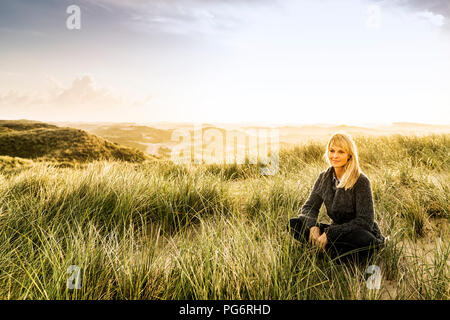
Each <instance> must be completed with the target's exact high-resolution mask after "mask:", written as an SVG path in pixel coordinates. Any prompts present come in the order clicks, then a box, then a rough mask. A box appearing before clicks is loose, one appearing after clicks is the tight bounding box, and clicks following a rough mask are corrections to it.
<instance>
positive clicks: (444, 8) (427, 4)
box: [371, 0, 450, 31]
mask: <svg viewBox="0 0 450 320" xmlns="http://www.w3.org/2000/svg"><path fill="white" fill-rule="evenodd" d="M371 2H376V3H386V4H389V5H396V6H399V7H403V8H406V9H409V10H411V11H413V12H415V13H416V14H417V15H418V16H419V17H421V18H425V19H427V20H428V21H430V22H431V23H432V24H433V25H435V26H438V27H443V28H444V29H445V30H446V31H450V1H449V0H426V1H425V0H392V1H382V0H371Z"/></svg>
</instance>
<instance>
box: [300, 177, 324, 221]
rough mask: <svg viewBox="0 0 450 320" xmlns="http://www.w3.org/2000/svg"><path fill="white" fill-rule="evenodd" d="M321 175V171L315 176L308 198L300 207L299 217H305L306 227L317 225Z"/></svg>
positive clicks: (320, 198) (320, 200)
mask: <svg viewBox="0 0 450 320" xmlns="http://www.w3.org/2000/svg"><path fill="white" fill-rule="evenodd" d="M322 175H323V174H322V173H321V174H320V175H319V177H318V178H317V180H316V182H315V183H314V187H313V189H312V191H311V194H310V195H309V198H308V200H306V202H305V203H304V204H303V206H302V208H301V214H300V217H305V218H306V228H308V229H310V228H311V227H312V226H316V225H318V224H317V216H318V215H319V210H320V207H321V206H322V203H323V198H322V196H321V193H320V185H321V181H322Z"/></svg>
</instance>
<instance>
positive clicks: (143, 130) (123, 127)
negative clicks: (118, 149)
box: [57, 122, 173, 154]
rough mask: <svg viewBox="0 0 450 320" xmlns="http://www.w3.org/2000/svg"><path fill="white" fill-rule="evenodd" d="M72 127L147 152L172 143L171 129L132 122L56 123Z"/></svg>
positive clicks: (156, 152)
mask: <svg viewBox="0 0 450 320" xmlns="http://www.w3.org/2000/svg"><path fill="white" fill-rule="evenodd" d="M57 124H58V125H68V126H70V127H72V128H78V129H82V130H86V131H87V132H89V133H92V134H95V135H97V136H100V137H102V138H105V139H107V140H109V141H112V142H116V143H118V144H120V145H123V146H127V147H130V148H136V149H138V150H140V151H143V152H146V153H148V154H158V148H159V147H165V146H166V144H173V142H172V141H171V136H172V131H173V130H164V129H157V128H153V127H148V126H142V125H137V124H132V123H64V122H62V123H57Z"/></svg>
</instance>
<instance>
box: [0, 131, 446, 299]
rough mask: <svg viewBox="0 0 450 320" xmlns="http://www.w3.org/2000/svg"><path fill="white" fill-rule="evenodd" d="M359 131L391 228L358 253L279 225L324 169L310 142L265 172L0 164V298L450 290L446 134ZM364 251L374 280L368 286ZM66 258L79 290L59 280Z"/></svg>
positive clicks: (433, 295)
mask: <svg viewBox="0 0 450 320" xmlns="http://www.w3.org/2000/svg"><path fill="white" fill-rule="evenodd" d="M356 144H357V146H358V148H359V152H360V162H361V165H362V170H363V171H364V172H365V173H366V174H367V175H368V177H369V178H370V179H371V183H372V188H373V193H374V201H375V211H376V216H375V218H376V220H377V221H378V223H379V225H380V228H381V230H382V232H383V233H384V234H385V235H389V236H390V237H391V241H390V243H389V245H388V246H387V247H386V248H385V249H383V250H381V251H380V252H378V253H377V254H376V256H375V257H374V259H373V260H372V261H363V262H361V263H359V264H354V263H339V262H338V261H336V260H333V259H331V258H330V257H329V256H327V255H325V256H322V255H319V254H317V253H315V252H314V251H313V250H312V249H310V248H308V247H306V246H305V245H303V244H300V243H298V242H296V241H295V240H293V239H292V237H290V236H289V234H288V233H287V231H286V224H287V222H288V219H289V218H290V217H293V216H296V215H297V211H298V209H299V208H300V207H301V206H302V204H303V203H304V201H305V200H306V199H307V197H308V195H309V192H310V190H311V188H312V185H313V183H314V181H315V179H316V178H317V176H318V174H319V172H320V171H322V170H325V169H326V168H327V164H326V162H325V161H324V160H323V159H321V155H322V152H323V149H324V147H325V145H324V144H322V143H320V142H317V143H315V142H311V143H309V144H307V145H298V146H295V147H292V148H289V149H282V150H281V152H280V170H279V172H278V174H276V175H275V176H260V175H259V171H258V168H257V167H255V166H253V165H249V164H247V165H222V166H221V165H199V166H187V165H175V164H173V163H171V162H169V161H151V162H145V163H126V162H120V163H119V162H108V161H97V162H92V163H89V164H86V165H84V166H81V167H79V168H61V167H58V166H55V165H54V164H51V163H45V162H39V163H31V164H30V163H27V164H26V165H23V164H20V163H17V166H19V167H18V168H17V170H15V171H11V172H8V173H4V172H3V171H2V174H1V175H0V229H1V230H2V233H1V237H2V239H1V241H0V270H1V273H0V298H2V299H449V298H450V289H449V272H448V271H449V270H448V267H449V264H448V262H449V254H450V241H449V240H450V237H449V228H448V226H449V217H450V212H449V211H450V209H449V208H450V200H449V196H448V195H449V185H450V183H449V182H450V179H449V178H450V163H449V159H450V157H449V155H450V135H431V136H426V137H420V138H419V137H403V136H391V137H378V138H362V137H361V138H357V139H356ZM6 160H11V159H6ZM6 160H5V161H6ZM10 166H14V164H12V165H10ZM324 210H325V209H324V208H322V210H321V213H320V219H322V220H325V221H326V217H325V211H324ZM373 264H374V265H377V266H379V268H380V270H381V276H382V280H381V286H380V289H379V290H376V289H369V288H368V287H367V285H366V280H367V279H368V277H369V276H370V275H369V274H367V273H366V268H367V267H368V266H369V265H373ZM71 265H76V266H78V267H79V268H80V271H81V273H80V275H81V288H80V289H69V288H68V287H67V280H68V277H69V276H70V274H68V273H67V269H68V267H69V266H71Z"/></svg>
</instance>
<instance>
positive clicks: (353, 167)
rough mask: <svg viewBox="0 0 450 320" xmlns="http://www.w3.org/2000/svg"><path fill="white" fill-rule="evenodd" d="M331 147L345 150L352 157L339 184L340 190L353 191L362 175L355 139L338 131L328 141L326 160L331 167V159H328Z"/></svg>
mask: <svg viewBox="0 0 450 320" xmlns="http://www.w3.org/2000/svg"><path fill="white" fill-rule="evenodd" d="M331 145H335V146H336V147H340V148H342V149H344V150H345V152H347V153H348V154H349V156H350V159H349V160H348V161H347V163H346V164H345V166H344V169H345V173H344V175H343V176H342V178H341V181H340V182H339V185H338V186H337V187H338V188H344V189H345V190H347V189H351V188H352V187H353V186H354V184H355V183H356V181H358V178H359V175H360V173H361V168H360V167H359V160H358V150H357V149H356V145H355V142H354V141H353V138H352V137H351V136H350V135H349V134H348V133H346V132H344V131H338V132H336V133H334V134H333V135H332V136H331V137H330V139H329V140H328V144H327V148H326V150H325V154H324V157H325V158H326V160H327V162H328V164H329V165H330V166H331V163H330V159H329V158H328V151H329V150H330V147H331Z"/></svg>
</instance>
